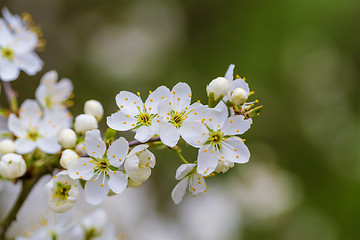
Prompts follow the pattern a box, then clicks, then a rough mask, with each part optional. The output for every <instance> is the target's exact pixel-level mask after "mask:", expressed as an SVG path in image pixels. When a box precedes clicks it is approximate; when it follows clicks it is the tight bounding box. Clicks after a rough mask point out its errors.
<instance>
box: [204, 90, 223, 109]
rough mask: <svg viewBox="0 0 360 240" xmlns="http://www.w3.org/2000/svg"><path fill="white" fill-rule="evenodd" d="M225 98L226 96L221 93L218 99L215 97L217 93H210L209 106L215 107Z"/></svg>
mask: <svg viewBox="0 0 360 240" xmlns="http://www.w3.org/2000/svg"><path fill="white" fill-rule="evenodd" d="M223 98H224V96H223V95H221V96H220V97H219V98H218V99H215V94H214V93H213V92H211V93H209V100H208V101H209V104H208V105H209V108H214V107H215V106H216V105H217V104H218V103H219V102H220V101H221V100H222V99H223Z"/></svg>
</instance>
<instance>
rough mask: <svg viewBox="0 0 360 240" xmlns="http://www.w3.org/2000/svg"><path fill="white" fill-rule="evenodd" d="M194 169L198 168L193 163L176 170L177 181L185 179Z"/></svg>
mask: <svg viewBox="0 0 360 240" xmlns="http://www.w3.org/2000/svg"><path fill="white" fill-rule="evenodd" d="M194 167H196V164H193V163H189V164H182V165H181V166H180V167H178V169H177V170H176V175H175V179H176V180H180V179H183V178H184V177H185V176H186V175H187V174H189V173H190V172H191V171H192V170H193V169H194Z"/></svg>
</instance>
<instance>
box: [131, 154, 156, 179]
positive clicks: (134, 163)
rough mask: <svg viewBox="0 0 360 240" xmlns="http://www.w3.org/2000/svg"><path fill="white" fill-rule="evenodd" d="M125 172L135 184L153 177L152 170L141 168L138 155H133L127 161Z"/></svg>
mask: <svg viewBox="0 0 360 240" xmlns="http://www.w3.org/2000/svg"><path fill="white" fill-rule="evenodd" d="M125 171H126V173H127V174H128V175H129V177H130V178H131V179H132V180H134V181H135V182H144V181H146V180H147V179H148V178H149V177H150V175H151V169H150V168H149V167H144V168H139V158H138V157H137V156H136V155H132V156H131V157H129V158H127V159H126V162H125Z"/></svg>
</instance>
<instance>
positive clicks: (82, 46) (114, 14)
mask: <svg viewBox="0 0 360 240" xmlns="http://www.w3.org/2000/svg"><path fill="white" fill-rule="evenodd" d="M0 5H1V6H0V7H3V6H5V5H6V6H7V7H8V8H9V9H10V11H12V12H16V13H20V12H22V11H26V12H29V13H31V14H32V16H33V18H34V19H35V21H36V22H37V23H38V24H39V25H40V26H41V27H42V32H43V33H44V38H45V39H46V40H47V46H46V51H44V52H43V53H40V56H41V58H42V59H43V61H44V62H45V67H44V69H43V72H42V73H40V74H38V75H37V76H35V77H29V76H26V75H25V74H22V75H21V77H20V79H19V80H17V81H16V82H14V88H15V89H17V90H18V91H19V92H21V95H20V97H21V98H22V99H21V100H23V99H25V98H29V97H33V96H32V93H33V92H34V91H35V88H36V86H37V85H38V81H39V80H40V76H42V74H43V73H45V72H47V71H48V70H51V69H56V70H57V71H58V72H59V73H61V76H66V77H69V78H70V79H72V81H73V83H74V85H75V94H76V96H75V99H74V101H75V102H76V103H77V105H76V109H73V112H74V113H77V114H79V113H81V112H82V109H81V108H82V104H83V103H84V102H85V101H86V100H87V99H90V98H94V99H97V100H99V101H101V102H102V103H103V104H104V108H105V116H107V115H109V114H110V113H112V112H114V111H115V110H116V105H115V101H114V98H115V95H116V94H117V93H118V92H119V91H120V90H129V91H133V92H137V91H139V92H141V93H147V92H148V91H149V90H154V89H155V88H156V87H157V86H159V85H166V86H167V87H169V88H171V87H172V86H173V85H175V84H176V83H177V82H179V81H183V82H187V83H188V84H189V85H190V86H191V87H192V91H193V96H202V97H201V98H200V100H202V101H203V102H205V101H206V92H205V86H206V84H208V83H209V82H210V81H211V80H212V79H213V78H215V77H218V76H222V75H223V74H224V73H225V70H226V68H227V67H228V65H229V64H230V63H234V64H236V68H235V71H236V73H237V74H239V75H240V76H242V77H246V79H247V82H248V83H249V84H250V87H251V89H252V90H254V91H255V97H256V98H258V99H259V101H260V103H262V104H264V105H265V108H264V109H263V110H262V112H261V113H260V117H258V118H255V120H254V127H253V128H251V130H250V131H249V132H248V133H246V136H247V137H248V138H249V139H251V140H250V141H247V142H246V143H247V146H248V147H249V149H250V151H251V153H252V157H251V159H250V162H249V163H247V164H245V165H237V166H236V167H235V168H234V169H232V170H231V172H229V174H227V175H228V176H226V177H225V176H221V175H219V176H216V178H217V180H216V181H211V179H209V187H210V188H211V190H212V191H211V190H210V191H209V193H208V194H205V195H204V196H202V197H201V198H199V199H190V198H189V199H186V201H185V202H184V203H182V204H180V205H179V206H175V205H174V204H173V202H172V201H171V198H170V193H171V189H172V188H173V187H174V186H175V184H176V181H175V179H174V174H175V170H176V168H177V166H178V165H179V164H180V162H179V161H178V160H177V159H176V156H174V155H173V154H172V153H171V151H161V152H160V151H158V152H156V153H155V154H156V156H157V159H158V161H159V162H164V164H159V165H157V167H156V168H155V169H154V171H153V175H152V178H151V180H149V183H147V184H145V186H144V187H145V188H148V190H147V192H148V195H142V196H147V197H148V198H155V200H151V201H152V204H151V205H149V207H151V208H154V210H155V211H156V213H157V214H159V216H158V218H160V217H162V218H165V219H167V218H168V219H171V220H172V221H175V222H177V221H178V222H182V224H178V225H177V228H178V229H177V230H176V231H178V232H179V233H184V232H188V233H189V234H192V236H193V237H194V236H196V237H197V239H203V238H204V239H205V238H206V239H291V240H294V239H299V240H303V239H357V238H359V237H360V236H359V235H360V234H359V212H360V209H359V201H360V200H359V188H360V179H359V176H360V174H359V168H360V164H359V162H360V161H359V160H360V156H359V143H360V139H359V100H360V99H359V42H360V37H359V35H360V34H359V3H358V2H357V1H352V0H328V1H323V0H314V1H307V0H304V1H286V0H282V1H275V0H269V1H194V2H193V1H185V2H184V1H80V0H75V1H45V0H36V1H35V0H31V1H24V0H11V1H10V0H8V1H4V0H3V1H1V2H0ZM254 99H255V98H254ZM1 103H2V104H4V96H3V95H2V96H1ZM102 127H104V128H105V124H103V126H102ZM125 137H126V138H127V139H128V140H131V137H132V136H130V135H127V136H125ZM184 155H185V156H187V157H188V158H189V159H191V158H193V159H195V157H196V150H194V151H189V152H185V153H184ZM165 162H166V163H165ZM164 179H174V180H173V181H172V182H171V181H167V180H166V181H164ZM122 207H125V206H124V205H120V206H118V208H122ZM204 208H205V209H204ZM211 209H214V210H211ZM114 211H116V210H114ZM119 211H120V210H119ZM220 213H221V214H223V215H221V214H220ZM219 214H220V215H219ZM189 215H191V217H190V216H189ZM211 216H213V222H212V221H211ZM216 218H218V219H224V221H225V220H227V221H228V222H225V223H224V222H222V223H221V224H220V223H219V224H215V223H217V221H216ZM218 221H219V220H218ZM122 222H123V223H122V225H121V224H120V223H118V227H119V228H121V227H122V229H121V231H123V232H125V233H127V234H128V235H129V236H131V235H132V234H131V232H128V231H130V229H127V228H126V226H127V225H126V223H125V224H124V222H126V219H124V220H123V221H122ZM164 224H165V222H164ZM204 224H208V226H202V225H204ZM211 224H213V225H211ZM211 226H213V228H212V232H211V231H208V232H207V234H208V235H206V234H205V235H204V234H202V235H201V234H200V233H197V232H196V231H195V230H194V229H196V228H202V227H203V228H204V229H211ZM220 226H226V228H225V227H224V228H223V229H220ZM154 229H155V228H154ZM224 229H225V230H226V231H227V232H223V231H224ZM137 231H138V232H141V229H137ZM154 231H156V230H154ZM193 231H194V232H193ZM138 234H139V233H138ZM146 234H147V235H141V234H140V235H136V236H149V235H151V234H152V233H151V232H147V233H146ZM154 234H155V233H154ZM164 234H165V233H164ZM184 234H185V233H184ZM197 234H198V235H197ZM224 236H227V237H224ZM185 238H186V237H185ZM148 239H151V238H148ZM168 239H169V238H168ZM194 239H195V238H194Z"/></svg>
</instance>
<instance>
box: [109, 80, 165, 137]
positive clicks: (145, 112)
mask: <svg viewBox="0 0 360 240" xmlns="http://www.w3.org/2000/svg"><path fill="white" fill-rule="evenodd" d="M169 94H170V92H169V89H168V88H166V87H164V86H161V87H158V88H157V89H156V90H155V91H154V92H151V91H150V94H149V96H148V98H147V99H146V101H145V104H144V103H143V101H142V100H141V98H140V97H139V96H137V95H135V94H133V93H131V92H127V91H121V92H120V93H119V94H118V95H116V104H117V105H118V107H119V108H120V111H119V112H116V113H113V114H112V115H111V116H109V117H107V125H108V126H109V127H110V128H112V129H114V130H117V131H127V130H130V129H134V130H136V135H135V139H136V140H138V141H140V142H146V141H148V140H149V139H150V138H151V137H153V136H154V135H155V134H157V133H158V131H159V125H160V117H159V115H158V105H159V104H160V103H161V102H162V101H164V100H165V99H166V98H168V97H169ZM138 95H140V94H138Z"/></svg>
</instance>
